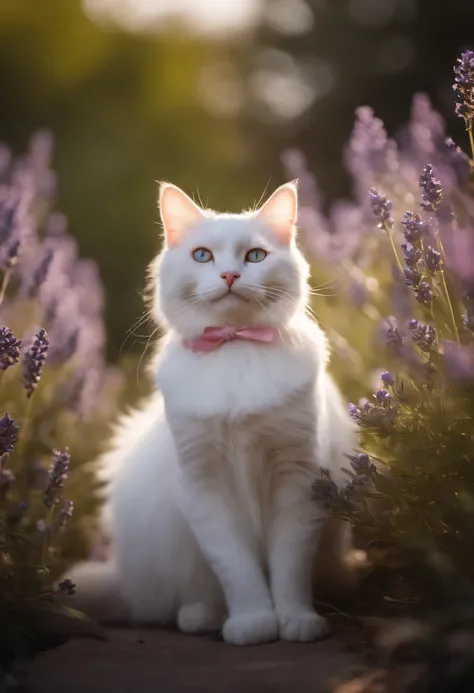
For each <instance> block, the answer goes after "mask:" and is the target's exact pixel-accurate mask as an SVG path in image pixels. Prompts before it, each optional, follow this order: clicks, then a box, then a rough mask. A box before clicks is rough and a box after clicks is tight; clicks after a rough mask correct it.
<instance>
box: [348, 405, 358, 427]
mask: <svg viewBox="0 0 474 693" xmlns="http://www.w3.org/2000/svg"><path fill="white" fill-rule="evenodd" d="M349 414H350V416H352V418H353V419H354V421H357V422H358V423H359V422H360V419H361V414H360V409H359V407H358V406H357V405H356V404H353V402H351V403H350V404H349Z"/></svg>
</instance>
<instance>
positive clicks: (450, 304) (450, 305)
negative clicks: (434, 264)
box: [441, 270, 461, 346]
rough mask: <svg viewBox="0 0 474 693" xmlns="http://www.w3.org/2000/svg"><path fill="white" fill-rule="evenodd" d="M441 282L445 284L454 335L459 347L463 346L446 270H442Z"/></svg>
mask: <svg viewBox="0 0 474 693" xmlns="http://www.w3.org/2000/svg"><path fill="white" fill-rule="evenodd" d="M441 281H442V282H443V289H444V293H445V296H446V301H447V303H448V308H449V312H450V314H451V320H452V322H453V329H454V334H455V335H456V342H457V343H458V346H461V342H460V341H459V332H458V328H457V325H456V318H455V317H454V310H453V304H452V303H451V299H450V297H449V291H448V285H447V284H446V277H445V276H444V270H441Z"/></svg>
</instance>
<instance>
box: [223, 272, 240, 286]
mask: <svg viewBox="0 0 474 693" xmlns="http://www.w3.org/2000/svg"><path fill="white" fill-rule="evenodd" d="M221 277H222V279H223V280H224V281H225V283H226V284H227V286H229V287H230V286H232V284H233V283H234V282H235V280H236V279H238V278H239V277H240V274H239V273H238V272H222V274H221Z"/></svg>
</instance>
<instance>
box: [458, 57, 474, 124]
mask: <svg viewBox="0 0 474 693" xmlns="http://www.w3.org/2000/svg"><path fill="white" fill-rule="evenodd" d="M454 75H455V77H454V84H453V89H454V91H455V92H456V114H457V115H458V116H459V117H460V118H464V122H465V123H466V128H469V127H471V126H472V120H473V118H474V51H465V52H464V53H462V55H461V57H460V58H458V59H457V65H456V66H455V68H454Z"/></svg>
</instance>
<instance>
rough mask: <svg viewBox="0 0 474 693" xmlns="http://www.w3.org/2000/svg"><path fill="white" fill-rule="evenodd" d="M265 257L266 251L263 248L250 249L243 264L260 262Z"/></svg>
mask: <svg viewBox="0 0 474 693" xmlns="http://www.w3.org/2000/svg"><path fill="white" fill-rule="evenodd" d="M266 257H267V251H266V250H263V248H252V250H249V251H248V253H247V255H246V256H245V262H262V260H265V258H266Z"/></svg>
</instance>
